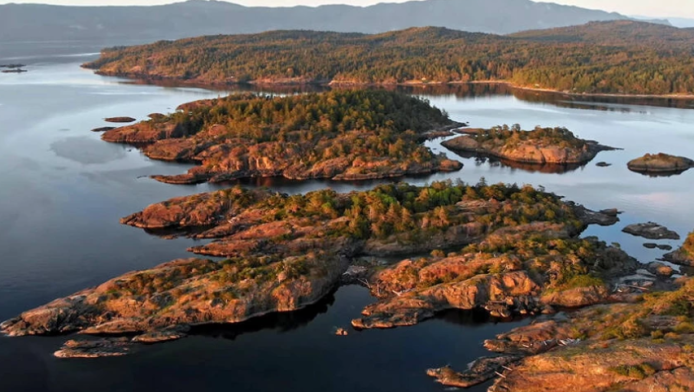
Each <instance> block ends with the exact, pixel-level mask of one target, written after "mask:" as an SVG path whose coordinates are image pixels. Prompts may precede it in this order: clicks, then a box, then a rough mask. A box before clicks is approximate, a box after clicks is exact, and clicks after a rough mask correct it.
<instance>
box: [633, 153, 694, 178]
mask: <svg viewBox="0 0 694 392" xmlns="http://www.w3.org/2000/svg"><path fill="white" fill-rule="evenodd" d="M627 166H628V167H629V170H631V171H634V172H637V173H643V174H651V175H670V174H680V173H683V172H685V171H687V170H689V169H691V168H692V167H694V160H691V159H689V158H685V157H678V156H674V155H668V154H663V153H659V154H646V155H644V156H642V157H641V158H637V159H634V160H632V161H630V162H629V163H628V164H627Z"/></svg>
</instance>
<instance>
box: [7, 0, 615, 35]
mask: <svg viewBox="0 0 694 392" xmlns="http://www.w3.org/2000/svg"><path fill="white" fill-rule="evenodd" d="M622 19H628V18H627V17H626V16H623V15H620V14H617V13H608V12H603V11H595V10H588V9H583V8H579V7H573V6H564V5H558V4H552V3H535V2H533V1H530V0H426V1H411V2H406V3H390V4H377V5H374V6H370V7H355V6H346V5H328V6H321V7H283V8H270V7H244V6H241V5H237V4H233V3H228V2H223V1H205V0H190V1H186V2H182V3H174V4H168V5H163V6H117V7H116V6H109V7H83V6H69V7H68V6H53V5H40V4H7V5H0V41H4V42H7V41H43V40H98V39H103V40H111V41H113V40H118V39H123V40H125V39H140V40H142V42H145V41H147V40H155V39H177V38H184V37H193V36H200V35H216V34H244V33H258V32H263V31H269V30H296V29H302V30H317V31H336V32H359V33H369V34H373V33H382V32H387V31H393V30H402V29H406V28H410V27H425V26H436V27H446V28H449V29H455V30H463V31H470V32H484V33H494V34H509V33H514V32H519V31H524V30H534V29H546V28H553V27H563V26H570V25H579V24H584V23H587V22H591V21H607V20H622Z"/></svg>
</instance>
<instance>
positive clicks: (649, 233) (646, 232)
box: [622, 222, 680, 240]
mask: <svg viewBox="0 0 694 392" xmlns="http://www.w3.org/2000/svg"><path fill="white" fill-rule="evenodd" d="M622 231H623V232H625V233H628V234H631V235H634V236H637V237H643V238H648V239H650V240H665V239H667V240H679V239H680V235H679V234H677V233H676V232H674V231H672V230H669V229H668V228H667V227H665V226H661V225H659V224H657V223H654V222H648V223H639V224H633V225H629V226H627V227H625V228H624V229H623V230H622Z"/></svg>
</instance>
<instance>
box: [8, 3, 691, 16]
mask: <svg viewBox="0 0 694 392" xmlns="http://www.w3.org/2000/svg"><path fill="white" fill-rule="evenodd" d="M382 1H383V0H232V2H234V3H237V4H243V5H246V6H270V7H274V6H293V5H309V6H316V5H322V4H352V5H359V6H366V5H371V4H375V3H379V2H382ZM403 1H405V0H388V1H387V2H399V3H401V2H403ZM536 1H537V0H536ZM171 2H172V0H139V1H138V0H0V4H5V3H50V4H60V5H107V4H108V5H134V4H136V5H156V4H166V3H171ZM552 2H554V3H560V4H568V5H575V6H579V7H584V8H593V9H601V10H605V11H614V12H619V13H621V14H624V15H639V16H648V17H680V18H692V19H694V0H657V1H656V0H553V1H552Z"/></svg>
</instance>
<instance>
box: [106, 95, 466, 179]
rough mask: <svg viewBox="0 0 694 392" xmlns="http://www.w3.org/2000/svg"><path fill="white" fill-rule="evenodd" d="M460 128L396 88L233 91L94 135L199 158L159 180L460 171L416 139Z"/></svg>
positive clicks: (157, 155)
mask: <svg viewBox="0 0 694 392" xmlns="http://www.w3.org/2000/svg"><path fill="white" fill-rule="evenodd" d="M459 126H460V124H458V123H456V122H454V121H452V120H450V119H449V118H448V116H447V115H446V114H445V113H444V112H442V111H441V110H439V109H437V108H434V107H431V106H430V105H429V104H428V102H425V101H423V100H420V99H417V98H413V97H409V96H406V95H404V94H400V93H395V92H388V91H333V92H329V93H323V94H304V95H296V96H288V97H273V96H261V95H254V94H240V95H231V96H229V97H226V98H221V99H213V100H204V101H197V102H191V103H189V104H184V105H181V106H180V107H179V110H178V111H177V112H175V113H173V114H170V115H168V116H155V117H153V118H152V119H150V120H148V121H143V122H141V123H137V124H135V125H132V126H126V127H121V128H116V129H114V130H110V131H107V132H106V133H104V134H103V139H104V140H106V141H109V142H115V143H135V144H138V145H140V146H142V145H144V147H143V152H144V153H145V154H146V155H147V156H148V157H150V158H152V159H158V160H166V161H186V162H196V163H199V164H200V165H199V166H197V167H195V168H193V169H191V170H190V171H189V172H188V173H187V174H182V175H175V176H155V177H154V178H155V179H157V180H159V181H162V182H167V183H174V184H193V183H201V182H206V181H209V182H225V181H230V180H236V179H240V178H248V177H279V176H282V177H285V178H289V179H295V180H305V179H316V178H326V179H333V180H368V179H377V178H389V177H401V176H404V175H413V174H429V173H434V172H439V171H456V170H460V169H461V168H462V164H461V163H459V162H457V161H452V160H449V159H446V157H445V156H443V155H435V154H433V153H432V152H431V151H430V150H429V149H428V148H426V147H424V146H422V145H421V144H420V143H421V141H422V140H425V139H426V138H427V135H428V134H429V133H430V132H436V133H438V132H441V131H442V130H448V129H454V128H457V127H459Z"/></svg>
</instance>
